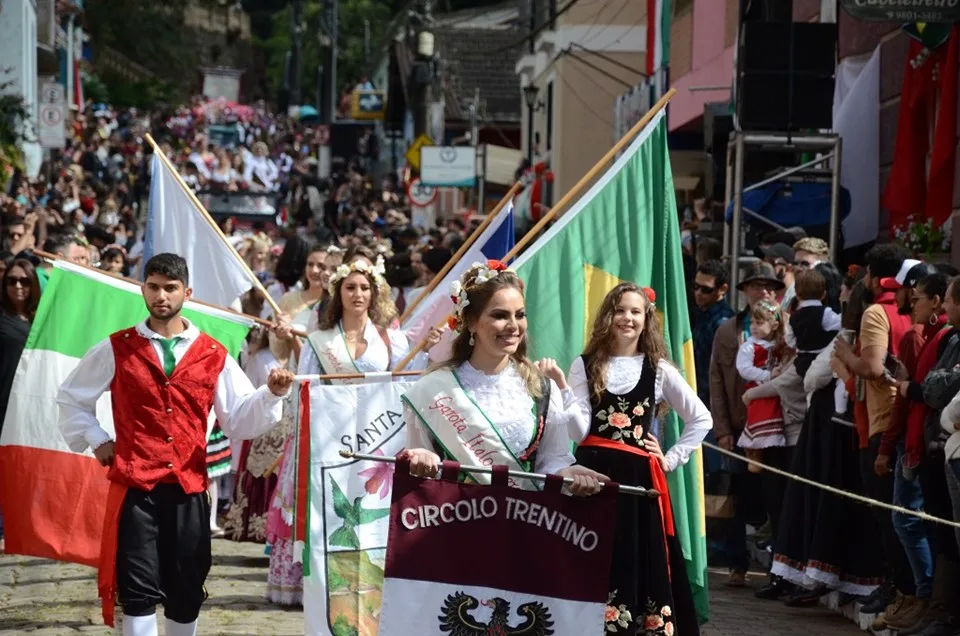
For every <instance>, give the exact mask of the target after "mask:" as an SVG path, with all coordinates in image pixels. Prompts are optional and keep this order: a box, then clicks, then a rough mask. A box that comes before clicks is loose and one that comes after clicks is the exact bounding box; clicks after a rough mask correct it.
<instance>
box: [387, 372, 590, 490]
mask: <svg viewBox="0 0 960 636" xmlns="http://www.w3.org/2000/svg"><path fill="white" fill-rule="evenodd" d="M456 373H457V376H458V377H459V378H460V384H461V385H462V386H463V388H464V390H466V392H467V395H469V396H470V397H471V398H472V399H473V401H474V402H476V404H477V406H478V407H480V410H482V411H483V412H484V413H485V414H486V415H487V418H489V420H490V421H491V422H493V424H494V425H495V426H496V427H497V430H499V431H500V435H501V437H502V438H503V441H504V442H505V443H506V444H507V446H508V447H509V448H510V451H511V452H513V454H514V455H520V454H521V453H523V452H524V451H525V450H527V446H529V444H530V440H531V439H532V438H533V434H534V431H535V428H536V426H537V421H536V419H535V417H534V412H533V398H532V397H530V393H529V392H527V387H526V384H525V383H524V381H523V378H522V377H521V376H520V373H519V372H518V371H517V368H516V366H515V365H514V364H513V363H510V365H509V366H507V367H506V368H505V369H504V370H503V371H501V372H500V373H497V374H493V375H487V374H485V373H483V372H482V371H479V370H477V369H476V368H474V367H473V365H471V364H470V363H469V362H464V363H463V364H461V365H460V366H459V367H458V368H457V370H456ZM564 401H565V400H564V396H563V393H561V391H560V389H559V388H558V387H557V385H556V384H555V383H554V382H553V381H552V380H551V381H550V405H549V407H548V409H547V421H546V423H545V425H544V429H543V437H542V439H541V440H540V446H539V447H538V448H537V454H536V460H535V463H534V467H533V470H534V472H537V473H546V474H555V473H556V472H557V471H559V470H561V469H563V468H566V467H567V466H570V465H571V464H573V463H574V459H573V455H572V454H571V453H570V437H569V435H568V433H567V431H568V430H576V429H577V428H579V426H580V423H579V419H581V418H582V417H583V416H582V415H581V414H580V411H579V410H577V409H571V410H569V411H568V410H565V409H564ZM403 417H404V421H405V422H406V424H407V448H428V449H432V448H434V443H433V439H432V436H431V435H430V431H429V430H427V428H426V427H425V426H424V425H423V422H421V421H420V418H419V417H418V416H417V414H416V412H415V411H414V410H413V408H412V407H411V406H410V405H409V404H406V403H404V406H403ZM571 426H572V427H573V429H570V427H571Z"/></svg>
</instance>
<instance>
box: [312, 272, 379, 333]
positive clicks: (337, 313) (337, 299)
mask: <svg viewBox="0 0 960 636" xmlns="http://www.w3.org/2000/svg"><path fill="white" fill-rule="evenodd" d="M356 273H360V274H363V275H364V277H366V279H367V281H369V282H370V305H369V307H367V318H369V319H370V322H372V323H373V324H375V325H376V326H378V327H380V328H383V329H386V328H387V326H388V325H389V322H388V321H386V320H385V318H384V316H383V314H382V313H381V312H380V308H381V304H380V302H379V300H380V285H378V284H377V278H376V277H374V275H373V274H371V273H369V272H350V275H353V274H356ZM348 278H350V276H344V277H343V278H341V279H340V280H338V281H337V282H336V284H335V285H334V286H333V292H332V293H331V294H330V299H329V300H328V301H327V306H326V307H324V309H323V313H321V314H320V320H319V321H318V324H317V327H318V328H319V329H323V330H327V329H333V328H334V327H336V326H337V324H338V323H339V322H340V319H341V318H343V298H342V297H341V295H340V292H341V290H342V289H343V282H344V281H345V280H347V279H348Z"/></svg>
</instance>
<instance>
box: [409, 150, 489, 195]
mask: <svg viewBox="0 0 960 636" xmlns="http://www.w3.org/2000/svg"><path fill="white" fill-rule="evenodd" d="M420 180H421V181H422V182H423V183H424V185H431V186H436V187H444V186H446V187H456V188H472V187H473V186H475V185H476V183H477V148H476V146H462V147H457V146H424V147H423V148H421V149H420Z"/></svg>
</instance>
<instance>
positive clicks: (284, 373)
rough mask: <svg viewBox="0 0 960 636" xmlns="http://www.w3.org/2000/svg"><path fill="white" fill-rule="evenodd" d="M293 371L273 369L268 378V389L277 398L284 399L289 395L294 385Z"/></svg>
mask: <svg viewBox="0 0 960 636" xmlns="http://www.w3.org/2000/svg"><path fill="white" fill-rule="evenodd" d="M293 380H294V375H293V371H289V370H287V369H273V370H271V371H270V375H269V376H268V377H267V388H268V389H270V392H271V393H273V394H274V395H276V396H277V397H284V396H286V395H287V393H289V391H290V386H291V385H292V384H293Z"/></svg>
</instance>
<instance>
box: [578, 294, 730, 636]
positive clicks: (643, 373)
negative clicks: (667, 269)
mask: <svg viewBox="0 0 960 636" xmlns="http://www.w3.org/2000/svg"><path fill="white" fill-rule="evenodd" d="M654 299H655V295H654V292H653V290H651V289H647V288H644V289H641V288H640V287H637V286H636V285H634V284H633V283H621V284H619V285H617V286H616V287H614V288H613V289H612V290H611V291H610V292H609V293H608V294H607V296H606V297H605V298H604V299H603V302H602V303H601V305H600V309H599V311H598V312H597V318H596V320H595V321H594V324H593V333H592V334H591V336H590V341H589V342H588V343H587V346H586V349H585V350H584V353H583V355H581V356H580V357H578V358H577V359H576V360H574V361H573V364H572V365H571V367H570V374H569V375H570V386H571V387H572V391H573V394H574V396H576V406H577V407H578V408H579V410H580V411H581V412H582V414H583V417H582V418H580V419H579V421H580V422H581V423H582V424H583V425H582V427H581V428H579V429H578V430H577V431H576V434H575V435H574V436H573V439H574V441H576V442H578V444H579V446H578V448H577V451H576V458H577V462H578V463H580V464H582V465H583V466H586V467H589V468H592V469H594V470H596V471H598V472H601V473H603V474H605V475H609V476H610V479H612V480H614V481H616V482H618V483H622V484H631V485H639V486H643V487H645V488H654V489H656V490H658V491H660V493H661V496H660V498H659V506H658V505H657V503H655V502H652V501H650V500H648V499H645V498H640V497H621V498H620V502H619V505H618V507H617V529H616V535H615V538H614V554H615V555H616V556H615V557H614V561H613V569H612V570H611V572H610V600H609V601H608V605H607V615H606V618H607V624H606V632H605V633H617V634H656V635H671V634H678V635H682V636H695V635H696V634H698V633H699V624H698V621H697V614H696V609H695V607H694V603H693V595H692V593H691V590H690V583H689V580H688V579H687V572H686V567H685V565H684V560H683V551H682V549H681V547H680V543H679V542H678V540H677V538H676V534H675V530H674V525H673V524H674V520H673V512H672V508H671V505H670V495H669V493H668V490H667V481H666V473H667V472H670V471H672V470H676V469H677V468H678V467H679V466H682V465H683V464H685V463H686V462H687V461H688V460H689V459H690V455H691V454H692V453H693V452H694V451H695V450H696V449H697V447H698V446H699V445H700V442H702V441H703V438H704V437H705V436H706V434H707V432H708V431H709V430H710V429H711V428H712V427H713V418H712V417H711V416H710V411H709V410H708V409H707V407H706V406H705V405H704V404H703V402H701V401H700V399H699V398H698V397H697V393H696V391H694V390H693V389H692V388H690V385H688V384H687V382H686V380H684V378H683V376H682V375H680V372H679V371H678V370H677V368H676V367H674V366H673V365H672V364H670V361H669V360H668V358H667V345H666V343H665V342H664V340H663V336H662V335H661V332H660V321H659V319H658V318H657V312H656V308H655V305H654ZM667 406H668V407H670V408H672V409H673V410H674V411H676V413H677V415H679V416H680V419H682V420H683V422H684V427H683V434H682V435H681V436H680V439H679V440H678V441H677V443H676V444H674V445H673V447H672V448H670V450H669V451H667V452H666V453H663V451H662V450H661V448H660V443H659V442H658V441H657V438H656V436H655V435H654V434H653V433H652V432H651V424H652V422H653V418H654V416H655V415H656V414H657V411H658V410H663V409H664V408H665V407H667Z"/></svg>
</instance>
